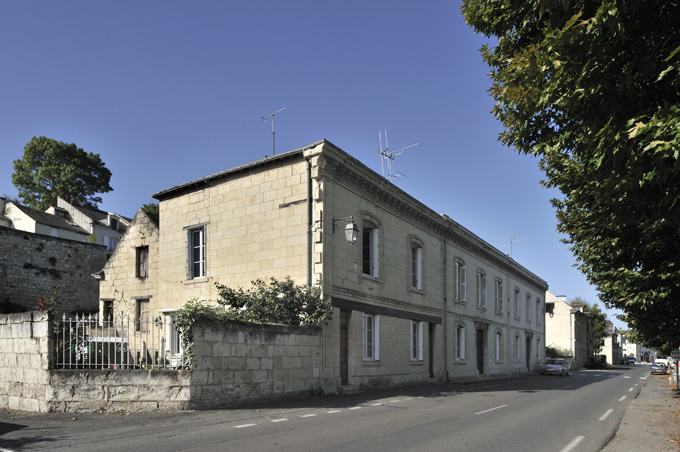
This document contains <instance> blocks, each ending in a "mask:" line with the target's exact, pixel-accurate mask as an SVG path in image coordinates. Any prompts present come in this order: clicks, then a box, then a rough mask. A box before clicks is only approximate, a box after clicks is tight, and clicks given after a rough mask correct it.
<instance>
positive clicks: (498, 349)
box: [496, 331, 503, 361]
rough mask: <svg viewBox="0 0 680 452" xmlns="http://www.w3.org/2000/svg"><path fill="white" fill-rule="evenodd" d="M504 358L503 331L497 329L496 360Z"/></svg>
mask: <svg viewBox="0 0 680 452" xmlns="http://www.w3.org/2000/svg"><path fill="white" fill-rule="evenodd" d="M502 359H503V333H501V332H500V331H496V361H501V360H502Z"/></svg>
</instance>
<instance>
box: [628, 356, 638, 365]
mask: <svg viewBox="0 0 680 452" xmlns="http://www.w3.org/2000/svg"><path fill="white" fill-rule="evenodd" d="M636 362H637V360H636V359H635V356H629V357H628V358H627V363H626V364H635V363H636Z"/></svg>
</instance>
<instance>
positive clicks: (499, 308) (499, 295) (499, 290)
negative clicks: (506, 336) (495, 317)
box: [496, 279, 504, 313]
mask: <svg viewBox="0 0 680 452" xmlns="http://www.w3.org/2000/svg"><path fill="white" fill-rule="evenodd" d="M503 297H504V295H503V281H501V280H500V279H497V280H496V312H500V313H502V312H503V308H504V307H503Z"/></svg>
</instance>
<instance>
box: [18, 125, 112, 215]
mask: <svg viewBox="0 0 680 452" xmlns="http://www.w3.org/2000/svg"><path fill="white" fill-rule="evenodd" d="M110 181H111V171H109V169H108V168H106V166H105V165H104V162H103V161H102V159H101V158H100V156H99V154H93V153H91V152H89V153H88V152H85V151H84V150H82V149H80V148H79V147H77V146H76V145H75V144H67V143H62V142H61V141H56V140H53V139H51V138H46V137H37V138H36V137H33V138H32V139H31V141H29V142H28V143H27V144H26V146H25V147H24V156H23V157H22V158H21V159H19V160H15V161H14V173H13V174H12V183H13V184H14V186H15V187H16V188H17V191H18V194H19V198H21V200H22V202H23V204H24V205H26V206H29V207H33V208H36V209H40V210H45V209H47V208H48V207H50V206H56V205H57V196H61V197H62V198H63V199H65V200H67V201H68V202H70V203H72V204H74V205H77V206H81V207H91V208H96V207H97V204H98V203H100V202H102V199H101V198H100V197H99V196H94V195H95V194H96V193H106V192H109V191H111V190H113V188H111V185H109V182H110Z"/></svg>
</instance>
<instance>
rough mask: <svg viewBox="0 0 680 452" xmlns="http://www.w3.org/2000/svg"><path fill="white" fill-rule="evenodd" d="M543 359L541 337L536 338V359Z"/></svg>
mask: <svg viewBox="0 0 680 452" xmlns="http://www.w3.org/2000/svg"><path fill="white" fill-rule="evenodd" d="M540 360H541V338H540V337H539V338H538V339H536V361H540Z"/></svg>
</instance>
